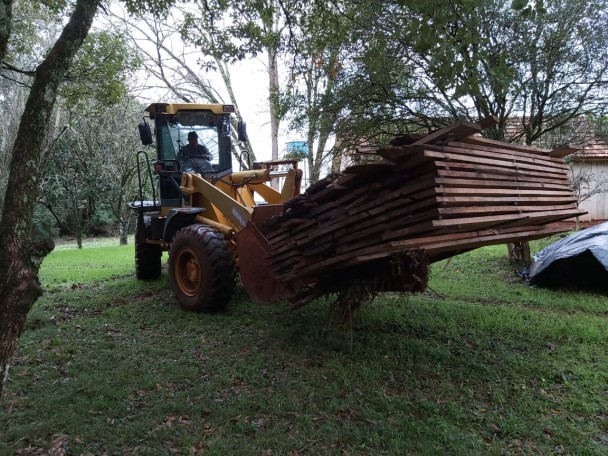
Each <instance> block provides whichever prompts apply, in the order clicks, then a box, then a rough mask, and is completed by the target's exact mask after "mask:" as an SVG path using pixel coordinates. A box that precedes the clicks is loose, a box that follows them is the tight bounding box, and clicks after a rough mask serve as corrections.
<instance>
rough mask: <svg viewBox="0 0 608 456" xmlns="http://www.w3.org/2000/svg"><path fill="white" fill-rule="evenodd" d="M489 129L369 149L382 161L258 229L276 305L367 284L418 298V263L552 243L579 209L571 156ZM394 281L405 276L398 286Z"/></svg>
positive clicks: (339, 178) (470, 128)
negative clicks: (500, 246)
mask: <svg viewBox="0 0 608 456" xmlns="http://www.w3.org/2000/svg"><path fill="white" fill-rule="evenodd" d="M495 122H496V119H493V118H489V119H487V120H486V121H484V122H483V127H484V128H487V127H488V126H491V125H494V124H495ZM481 130H482V126H480V125H479V124H474V123H471V122H465V121H459V122H457V123H455V124H454V125H451V126H449V127H446V128H443V129H440V130H438V131H436V132H434V133H431V134H429V135H427V136H424V137H415V136H411V135H409V136H408V135H404V136H401V137H398V138H396V139H395V140H394V141H392V142H391V144H392V145H390V146H387V147H380V148H366V149H365V152H366V153H368V154H375V155H377V156H379V157H381V158H382V159H383V160H382V161H376V162H371V163H367V164H363V165H356V166H352V167H350V168H347V169H346V170H344V171H343V172H342V173H340V174H334V175H330V176H327V177H326V178H325V179H322V180H320V181H319V182H317V183H315V184H314V185H313V186H311V187H310V188H309V189H308V190H307V191H306V192H304V193H303V194H302V195H300V196H298V197H296V198H294V199H292V200H290V201H288V202H287V203H285V205H284V207H283V212H282V213H281V214H279V215H276V216H274V217H271V218H269V219H268V220H266V221H265V222H264V223H261V224H258V225H259V230H260V231H261V233H263V236H264V239H265V240H266V241H265V242H264V246H265V247H264V248H265V249H266V254H265V255H264V261H265V262H267V264H269V265H271V268H272V271H273V272H274V275H275V278H274V280H275V281H276V283H277V284H278V286H276V287H275V288H276V289H277V290H281V293H282V294H281V295H280V296H275V298H281V297H286V298H289V299H291V300H292V301H293V302H294V303H296V304H297V305H298V306H299V305H302V304H304V303H306V302H307V300H310V299H313V298H314V297H317V296H320V295H322V294H325V293H330V292H339V291H342V290H344V289H345V288H348V286H349V284H350V283H352V282H354V281H362V280H363V281H365V282H366V283H367V284H368V285H369V287H370V288H372V289H377V290H388V289H396V290H399V291H403V290H404V289H418V290H419V289H422V288H423V284H425V283H426V278H425V277H420V275H422V274H423V271H426V269H425V267H424V265H423V264H421V261H422V260H421V258H422V257H425V258H427V259H428V260H429V261H436V260H439V259H443V258H447V257H449V256H452V255H456V254H458V253H461V252H463V251H468V250H471V249H474V248H477V247H481V246H485V245H490V244H496V243H507V242H514V241H521V240H527V239H537V238H540V237H544V236H548V235H551V234H553V233H557V232H560V231H563V230H564V228H563V226H562V225H557V224H554V223H553V222H556V221H560V220H565V219H568V218H571V217H575V216H578V215H581V214H582V213H583V212H582V211H580V210H579V209H578V208H577V205H576V201H577V200H576V196H575V195H574V193H573V192H572V189H571V187H570V180H569V176H568V171H569V167H568V166H567V165H566V164H565V162H564V160H563V159H562V158H561V157H562V155H560V154H561V152H559V151H563V150H565V149H556V150H553V151H551V150H547V149H540V148H537V147H531V146H521V145H515V144H507V143H502V142H499V141H494V140H489V139H485V138H482V137H481V136H479V135H477V133H478V132H479V131H481ZM414 252H418V253H414ZM420 252H421V253H420ZM421 255H422V256H421ZM422 263H423V261H422ZM395 265H399V268H398V269H399V270H400V271H402V272H401V273H396V272H395ZM403 268H405V269H403ZM417 271H418V272H417ZM395 274H396V275H397V276H399V274H403V277H402V279H403V283H401V285H400V282H399V280H400V279H399V277H397V278H395V277H394V275H395ZM387 275H390V276H391V277H390V280H389V278H388V277H387ZM406 276H407V277H406Z"/></svg>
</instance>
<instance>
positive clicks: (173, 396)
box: [0, 244, 608, 456]
mask: <svg viewBox="0 0 608 456" xmlns="http://www.w3.org/2000/svg"><path fill="white" fill-rule="evenodd" d="M536 245H537V248H538V244H536ZM132 249H133V248H132V247H119V246H103V247H96V248H85V249H83V250H81V251H78V250H68V249H63V250H58V251H55V252H53V253H52V254H51V255H50V256H49V257H48V258H47V260H45V262H44V264H43V267H42V270H41V278H42V282H43V286H44V287H45V288H46V289H47V290H48V292H47V293H46V294H45V296H44V297H43V298H42V299H41V300H40V301H39V303H38V304H37V305H36V307H35V309H34V310H33V311H32V312H31V315H30V318H29V323H28V328H27V331H26V332H25V334H24V335H23V337H22V338H21V340H20V342H19V347H18V350H17V354H16V358H15V365H14V366H13V369H12V371H11V377H10V379H9V382H8V384H7V387H6V389H5V396H4V398H2V401H1V404H0V405H1V407H2V410H3V413H2V415H1V416H0V454H93V455H98V454H100V455H101V454H108V455H111V454H117V455H118V454H119V455H129V454H133V455H135V454H137V455H165V454H185V455H196V454H206V455H291V456H296V455H305V454H306V455H344V454H349V455H379V454H380V455H381V454H385V455H406V454H429V455H434V454H462V455H465V454H466V455H469V454H479V455H486V454H490V455H492V454H496V455H499V454H500V455H502V454H517V455H519V454H577V455H578V454H589V455H591V454H597V455H601V454H608V415H607V412H606V411H607V410H608V399H607V398H608V394H607V393H608V386H607V385H608V355H607V351H606V347H607V346H608V344H607V342H608V304H607V303H606V300H605V297H603V296H599V295H594V294H587V293H571V292H569V293H566V292H558V291H548V290H542V289H536V288H530V287H528V286H526V285H525V284H523V283H521V282H520V280H519V279H518V278H517V276H516V275H515V274H514V271H513V270H512V268H511V267H510V266H509V264H508V263H507V262H506V260H505V256H506V248H504V247H491V248H484V249H480V250H478V251H474V252H470V253H468V254H465V255H461V256H459V257H456V258H453V259H452V260H450V261H445V262H442V263H438V264H436V265H434V266H433V268H432V272H431V281H430V290H429V291H428V292H426V293H424V294H421V295H414V296H406V295H399V294H386V295H384V296H382V297H381V298H379V299H377V300H376V301H375V302H374V303H372V304H371V305H368V306H365V307H363V308H362V309H361V310H360V311H359V312H358V314H357V315H356V316H355V320H354V322H353V324H352V326H351V327H347V328H336V327H332V326H330V323H329V322H330V319H329V318H328V308H329V304H328V300H319V301H317V302H315V303H313V304H311V305H309V306H307V307H305V308H304V309H301V310H300V311H297V312H292V311H290V310H289V308H288V306H287V305H283V304H277V305H258V304H254V303H253V302H251V301H250V300H249V299H248V298H247V296H246V294H245V293H244V291H243V290H242V289H240V288H239V289H238V290H237V293H236V296H235V298H234V299H233V302H232V304H231V307H230V310H229V311H228V312H227V314H224V315H202V314H196V313H192V312H185V311H183V310H181V309H180V308H179V307H178V306H177V304H176V303H175V300H174V298H173V296H172V293H171V291H170V290H169V288H168V281H167V276H166V271H164V272H163V274H162V276H161V279H160V280H158V281H154V282H138V281H136V280H135V278H134V276H133V273H132V267H133V266H132V263H133V259H132V257H133V250H132ZM49 451H55V453H48V452H49ZM61 451H63V453H61Z"/></svg>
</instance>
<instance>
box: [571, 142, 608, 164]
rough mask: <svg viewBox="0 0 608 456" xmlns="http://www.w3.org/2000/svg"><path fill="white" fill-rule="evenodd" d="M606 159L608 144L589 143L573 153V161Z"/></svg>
mask: <svg viewBox="0 0 608 456" xmlns="http://www.w3.org/2000/svg"><path fill="white" fill-rule="evenodd" d="M587 160H594V161H595V160H608V145H606V144H591V145H588V146H585V147H584V148H583V150H581V151H580V152H577V153H576V154H575V155H574V161H587Z"/></svg>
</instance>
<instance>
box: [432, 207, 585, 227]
mask: <svg viewBox="0 0 608 456" xmlns="http://www.w3.org/2000/svg"><path fill="white" fill-rule="evenodd" d="M577 213H580V210H578V209H566V210H559V211H539V212H528V213H525V214H506V215H489V216H481V217H462V218H457V219H444V220H433V226H434V227H443V226H445V227H455V226H458V227H464V226H471V225H472V226H477V225H483V224H496V223H501V222H505V221H509V220H519V219H522V218H525V219H526V220H528V221H529V222H530V224H535V220H541V219H543V218H553V217H557V218H559V217H560V216H563V219H566V218H570V217H574V216H575V215H576V214H577Z"/></svg>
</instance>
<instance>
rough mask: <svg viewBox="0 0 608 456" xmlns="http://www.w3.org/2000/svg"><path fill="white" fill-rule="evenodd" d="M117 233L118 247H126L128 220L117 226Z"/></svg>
mask: <svg viewBox="0 0 608 456" xmlns="http://www.w3.org/2000/svg"><path fill="white" fill-rule="evenodd" d="M118 233H119V239H120V245H127V244H128V238H127V235H128V233H129V220H124V219H123V220H121V221H120V222H119V224H118Z"/></svg>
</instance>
